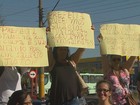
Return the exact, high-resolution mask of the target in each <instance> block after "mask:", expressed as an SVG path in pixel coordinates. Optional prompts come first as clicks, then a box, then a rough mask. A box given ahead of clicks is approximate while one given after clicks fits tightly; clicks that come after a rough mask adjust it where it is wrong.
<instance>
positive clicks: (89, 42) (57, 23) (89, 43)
mask: <svg viewBox="0 0 140 105" xmlns="http://www.w3.org/2000/svg"><path fill="white" fill-rule="evenodd" d="M48 22H49V23H48V24H49V27H50V29H51V31H50V32H49V33H48V38H49V45H50V46H70V47H82V48H94V33H93V30H92V29H91V26H92V23H91V20H90V16H89V15H88V14H85V13H77V12H65V11H53V12H50V13H49V14H48Z"/></svg>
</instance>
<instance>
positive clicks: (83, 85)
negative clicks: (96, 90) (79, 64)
mask: <svg viewBox="0 0 140 105" xmlns="http://www.w3.org/2000/svg"><path fill="white" fill-rule="evenodd" d="M68 62H69V64H70V65H71V66H72V67H73V68H74V70H75V73H76V75H77V77H78V81H79V83H80V89H81V92H82V93H86V92H87V90H88V86H87V84H86V83H85V81H84V80H83V78H82V77H81V75H80V74H79V73H78V71H77V69H76V64H75V62H74V61H68Z"/></svg>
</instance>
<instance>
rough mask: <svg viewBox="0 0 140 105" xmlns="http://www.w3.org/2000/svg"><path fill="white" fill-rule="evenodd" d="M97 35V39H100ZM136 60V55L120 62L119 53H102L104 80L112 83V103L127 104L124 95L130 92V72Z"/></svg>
mask: <svg viewBox="0 0 140 105" xmlns="http://www.w3.org/2000/svg"><path fill="white" fill-rule="evenodd" d="M102 38H103V37H102V35H99V36H98V40H99V42H100V40H101V39H102ZM135 61H136V56H130V57H129V59H128V60H126V61H125V62H122V57H121V56H120V55H102V68H103V72H104V77H105V79H106V80H108V81H110V82H111V83H112V86H113V87H112V91H113V92H112V100H113V104H114V105H127V101H126V97H127V95H128V94H130V91H129V84H130V74H129V71H130V70H131V69H132V67H133V65H134V63H135Z"/></svg>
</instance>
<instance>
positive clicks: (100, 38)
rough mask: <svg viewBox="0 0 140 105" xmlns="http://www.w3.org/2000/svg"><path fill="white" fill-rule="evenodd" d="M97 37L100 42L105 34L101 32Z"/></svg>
mask: <svg viewBox="0 0 140 105" xmlns="http://www.w3.org/2000/svg"><path fill="white" fill-rule="evenodd" d="M97 39H98V41H99V42H101V40H102V39H103V36H102V35H101V34H100V35H98V37H97Z"/></svg>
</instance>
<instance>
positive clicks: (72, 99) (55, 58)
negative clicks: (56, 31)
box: [47, 26, 94, 105]
mask: <svg viewBox="0 0 140 105" xmlns="http://www.w3.org/2000/svg"><path fill="white" fill-rule="evenodd" d="M91 29H92V30H93V29H94V27H93V26H92V27H91ZM47 31H50V28H47ZM84 51H85V49H84V48H78V49H77V50H76V52H74V53H73V54H72V55H70V54H69V53H70V52H69V48H68V47H64V46H60V47H54V48H53V49H52V48H48V56H49V58H48V59H49V68H48V69H49V71H50V74H51V77H52V84H51V89H50V105H79V104H80V103H79V97H81V96H82V94H81V93H82V90H81V87H80V86H81V85H80V81H79V79H78V76H77V74H76V72H75V69H76V65H77V63H78V62H79V60H80V58H81V56H82V54H83V53H84Z"/></svg>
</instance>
